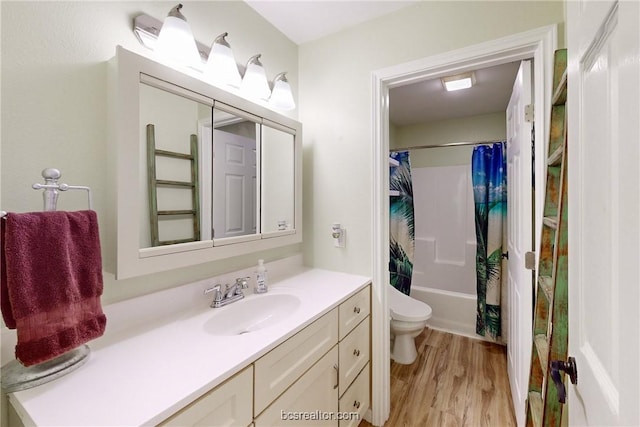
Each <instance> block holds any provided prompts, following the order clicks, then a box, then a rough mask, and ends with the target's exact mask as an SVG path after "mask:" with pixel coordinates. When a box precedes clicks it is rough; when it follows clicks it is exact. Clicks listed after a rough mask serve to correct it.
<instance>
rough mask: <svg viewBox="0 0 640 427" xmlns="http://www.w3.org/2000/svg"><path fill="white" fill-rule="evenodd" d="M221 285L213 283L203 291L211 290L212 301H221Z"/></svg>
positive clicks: (208, 292) (205, 292)
mask: <svg viewBox="0 0 640 427" xmlns="http://www.w3.org/2000/svg"><path fill="white" fill-rule="evenodd" d="M221 288H222V285H215V286H213V287H211V288H207V289H205V291H204V294H205V295H207V294H210V293H211V292H213V293H214V294H213V301H214V302H220V301H222V291H221Z"/></svg>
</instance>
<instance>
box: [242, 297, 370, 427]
mask: <svg viewBox="0 0 640 427" xmlns="http://www.w3.org/2000/svg"><path fill="white" fill-rule="evenodd" d="M370 299H371V298H370V288H369V286H367V287H366V288H364V289H362V290H361V291H359V292H358V293H356V294H355V295H353V296H352V297H350V298H349V299H348V300H346V301H345V302H343V303H342V304H340V306H339V307H337V308H335V309H333V310H332V311H331V312H329V313H327V314H325V315H324V316H323V317H321V318H320V319H318V320H316V321H315V322H314V323H312V324H311V325H310V326H308V327H307V328H305V329H303V330H302V331H301V332H299V333H298V334H296V335H294V336H293V337H292V338H290V339H289V340H287V341H286V342H284V343H283V344H281V345H279V346H278V347H276V348H275V349H273V350H272V351H271V352H269V353H268V354H266V355H265V356H263V357H262V358H260V359H258V360H257V361H256V362H255V396H254V399H255V407H254V412H255V414H254V415H255V416H256V418H255V424H256V427H263V426H264V427H268V426H300V425H313V426H357V425H358V424H359V420H360V419H362V417H363V415H364V413H365V412H366V410H367V409H368V408H369V401H370V399H369V394H370V390H369V389H370V387H369V384H370V382H369V359H370V357H369V355H370V335H371V332H370V325H369V313H370V305H371V303H370ZM280 393H282V394H280ZM265 408H266V409H265ZM340 408H344V410H343V409H340ZM355 413H357V414H358V417H355V416H354V414H355ZM305 417H306V418H305ZM342 418H345V419H344V420H342Z"/></svg>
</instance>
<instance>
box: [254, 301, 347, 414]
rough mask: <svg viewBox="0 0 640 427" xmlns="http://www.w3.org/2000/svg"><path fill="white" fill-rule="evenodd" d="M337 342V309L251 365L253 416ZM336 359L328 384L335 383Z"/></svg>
mask: <svg viewBox="0 0 640 427" xmlns="http://www.w3.org/2000/svg"><path fill="white" fill-rule="evenodd" d="M337 343H338V310H337V309H333V310H332V311H330V312H329V313H327V314H325V315H324V316H322V317H321V318H320V319H318V320H316V321H315V322H313V323H312V324H311V325H309V326H307V327H306V328H304V329H303V330H302V331H300V332H298V333H297V334H296V335H294V336H293V337H291V338H289V339H288V340H287V341H285V342H284V343H282V344H280V345H279V346H278V347H276V348H274V349H273V350H271V351H270V352H269V353H267V354H266V355H264V356H263V357H261V358H260V359H258V360H257V361H256V362H255V397H254V399H255V407H254V415H255V416H256V417H257V416H258V414H260V413H261V412H262V411H263V410H264V409H265V408H266V407H267V406H269V404H271V402H273V401H274V400H275V399H276V398H277V397H278V396H279V395H280V394H281V393H282V392H284V391H285V390H286V389H287V388H289V386H291V385H292V384H293V383H294V382H295V381H296V380H298V378H300V377H301V376H302V375H303V374H304V373H305V372H307V371H308V370H309V368H311V367H312V366H313V365H314V364H315V363H316V362H317V361H318V360H319V359H320V358H321V357H322V356H323V355H324V354H325V353H327V352H328V351H329V350H331V348H333V347H335V345H336V344H337ZM337 358H338V355H337V353H336V356H335V359H336V360H335V362H334V363H333V364H332V365H331V367H332V372H330V374H331V375H330V380H333V383H332V384H331V385H333V384H336V383H337V378H336V374H335V372H334V371H333V365H334V364H337V363H338V361H337ZM336 400H337V399H336ZM283 407H284V406H283ZM278 417H279V414H278ZM259 425H260V424H259Z"/></svg>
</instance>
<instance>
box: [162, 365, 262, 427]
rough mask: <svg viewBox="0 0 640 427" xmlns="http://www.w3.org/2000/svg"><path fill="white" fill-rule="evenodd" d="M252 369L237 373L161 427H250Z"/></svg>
mask: <svg viewBox="0 0 640 427" xmlns="http://www.w3.org/2000/svg"><path fill="white" fill-rule="evenodd" d="M252 385H253V366H249V367H248V368H246V369H245V370H244V371H242V372H240V373H239V374H236V375H235V376H234V377H232V378H231V379H229V380H227V381H226V382H225V383H223V384H222V385H219V386H218V387H216V388H214V389H213V390H211V391H210V392H208V393H207V394H205V395H204V396H202V397H201V398H199V399H198V400H196V401H195V402H193V403H191V404H190V405H188V406H187V407H185V408H184V409H182V410H180V411H179V412H178V413H176V414H174V415H172V416H171V417H170V418H168V419H167V420H165V421H164V422H162V423H160V424H159V425H160V426H181V427H185V426H238V427H246V426H248V425H249V424H251V421H252V418H253V417H252V412H253V411H252V410H251V395H252V391H253V388H252Z"/></svg>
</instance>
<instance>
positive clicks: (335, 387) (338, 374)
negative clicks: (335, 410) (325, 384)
mask: <svg viewBox="0 0 640 427" xmlns="http://www.w3.org/2000/svg"><path fill="white" fill-rule="evenodd" d="M333 369H335V370H336V384H335V385H334V386H333V389H334V390H335V389H337V388H338V382H339V381H340V368H338V365H337V364H336V365H333Z"/></svg>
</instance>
